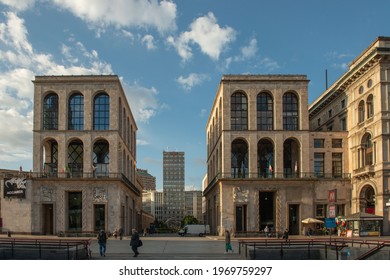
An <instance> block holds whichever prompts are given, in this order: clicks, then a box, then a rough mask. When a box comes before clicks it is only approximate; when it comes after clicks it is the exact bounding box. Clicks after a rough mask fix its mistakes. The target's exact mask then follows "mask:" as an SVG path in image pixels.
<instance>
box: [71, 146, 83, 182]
mask: <svg viewBox="0 0 390 280" xmlns="http://www.w3.org/2000/svg"><path fill="white" fill-rule="evenodd" d="M83 155H84V147H83V142H81V141H80V140H73V141H72V142H70V143H69V146H68V168H69V170H68V171H69V173H70V175H71V176H72V177H82V174H83Z"/></svg>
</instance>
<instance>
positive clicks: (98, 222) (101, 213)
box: [94, 204, 106, 231]
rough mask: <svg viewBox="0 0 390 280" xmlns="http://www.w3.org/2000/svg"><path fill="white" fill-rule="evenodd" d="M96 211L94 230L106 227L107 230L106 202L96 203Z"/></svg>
mask: <svg viewBox="0 0 390 280" xmlns="http://www.w3.org/2000/svg"><path fill="white" fill-rule="evenodd" d="M94 208H95V209H94V213H95V217H94V218H95V228H94V230H95V231H99V230H101V229H104V230H106V228H105V226H106V223H105V221H106V220H105V216H106V213H105V208H106V207H105V205H104V204H95V205H94Z"/></svg>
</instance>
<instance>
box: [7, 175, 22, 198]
mask: <svg viewBox="0 0 390 280" xmlns="http://www.w3.org/2000/svg"><path fill="white" fill-rule="evenodd" d="M4 197H16V198H26V178H17V177H14V178H4Z"/></svg>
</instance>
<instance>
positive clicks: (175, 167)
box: [163, 151, 185, 226]
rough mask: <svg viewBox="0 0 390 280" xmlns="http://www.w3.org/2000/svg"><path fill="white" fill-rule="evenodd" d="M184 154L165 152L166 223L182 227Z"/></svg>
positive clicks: (164, 191)
mask: <svg viewBox="0 0 390 280" xmlns="http://www.w3.org/2000/svg"><path fill="white" fill-rule="evenodd" d="M184 180H185V162H184V152H169V151H163V194H164V220H163V221H164V222H166V223H167V224H168V226H180V223H181V221H182V220H183V218H184V208H185V196H184V184H185V183H184Z"/></svg>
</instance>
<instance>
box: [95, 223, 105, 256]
mask: <svg viewBox="0 0 390 280" xmlns="http://www.w3.org/2000/svg"><path fill="white" fill-rule="evenodd" d="M97 239H98V243H99V250H100V256H104V257H105V256H106V248H107V233H106V232H105V231H104V229H101V230H100V231H99V233H98V236H97Z"/></svg>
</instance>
